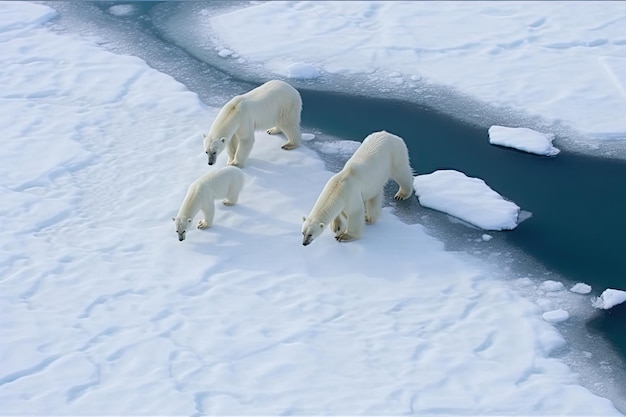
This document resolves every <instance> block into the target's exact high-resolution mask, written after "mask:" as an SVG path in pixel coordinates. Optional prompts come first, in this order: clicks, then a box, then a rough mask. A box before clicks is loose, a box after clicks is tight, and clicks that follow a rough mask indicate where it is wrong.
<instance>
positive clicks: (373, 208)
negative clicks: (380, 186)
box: [365, 190, 383, 224]
mask: <svg viewBox="0 0 626 417" xmlns="http://www.w3.org/2000/svg"><path fill="white" fill-rule="evenodd" d="M382 210H383V191H382V190H381V191H380V192H379V193H378V194H376V195H375V196H374V197H373V198H370V199H369V200H367V201H366V202H365V223H367V224H374V223H376V221H378V219H379V218H380V215H381V213H382Z"/></svg>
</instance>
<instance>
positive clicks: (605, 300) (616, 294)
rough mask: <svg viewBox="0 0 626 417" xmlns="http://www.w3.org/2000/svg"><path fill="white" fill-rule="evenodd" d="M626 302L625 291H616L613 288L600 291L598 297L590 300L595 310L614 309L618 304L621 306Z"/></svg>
mask: <svg viewBox="0 0 626 417" xmlns="http://www.w3.org/2000/svg"><path fill="white" fill-rule="evenodd" d="M625 301H626V291H622V290H616V289H614V288H607V289H606V290H604V291H602V294H600V296H599V297H596V298H594V299H593V300H592V304H593V306H594V307H595V308H600V309H603V310H608V309H610V308H613V307H615V306H616V305H618V304H622V303H623V302H625Z"/></svg>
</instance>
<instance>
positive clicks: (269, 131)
mask: <svg viewBox="0 0 626 417" xmlns="http://www.w3.org/2000/svg"><path fill="white" fill-rule="evenodd" d="M266 132H267V134H268V135H276V134H278V133H280V129H279V128H277V127H270V128H269V129H267V130H266Z"/></svg>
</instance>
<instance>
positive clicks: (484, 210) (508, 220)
mask: <svg viewBox="0 0 626 417" xmlns="http://www.w3.org/2000/svg"><path fill="white" fill-rule="evenodd" d="M413 188H414V189H415V194H417V196H418V198H419V202H420V204H421V205H422V206H424V207H430V208H432V209H435V210H439V211H442V212H444V213H448V214H450V215H452V216H454V217H458V218H459V219H461V220H464V221H466V222H468V223H471V224H473V225H474V226H477V227H480V228H481V229H484V230H511V229H515V227H516V226H517V224H518V215H519V212H520V208H519V207H518V206H517V205H516V204H515V203H513V202H511V201H508V200H505V199H504V198H503V197H502V196H501V195H500V194H498V193H497V192H495V191H494V190H492V189H491V188H490V187H489V186H488V185H487V184H486V183H485V181H483V180H481V179H479V178H470V177H468V176H466V175H465V174H463V173H462V172H459V171H454V170H439V171H435V172H433V173H431V174H425V175H418V176H416V177H415V178H414V179H413Z"/></svg>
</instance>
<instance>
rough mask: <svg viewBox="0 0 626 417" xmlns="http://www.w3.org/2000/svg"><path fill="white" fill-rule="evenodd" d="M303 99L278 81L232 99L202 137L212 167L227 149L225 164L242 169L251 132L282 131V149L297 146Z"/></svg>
mask: <svg viewBox="0 0 626 417" xmlns="http://www.w3.org/2000/svg"><path fill="white" fill-rule="evenodd" d="M301 111H302V98H301V97H300V93H298V90H296V89H295V88H293V87H292V86H291V85H289V84H287V83H286V82H283V81H280V80H272V81H268V82H266V83H265V84H263V85H261V86H259V87H257V88H255V89H253V90H251V91H248V92H247V93H245V94H242V95H240V96H235V97H233V98H232V99H231V100H230V101H229V102H228V103H226V104H225V105H224V107H223V108H222V110H220V112H219V114H218V115H217V117H216V118H215V121H214V122H213V125H212V126H211V129H210V130H209V133H208V134H206V135H204V150H205V152H206V154H207V156H208V159H209V165H213V164H214V163H215V161H216V159H217V156H218V155H219V154H220V153H221V152H222V151H223V150H224V148H226V152H227V153H228V165H235V166H238V167H242V166H243V165H244V164H245V162H246V160H247V159H248V156H250V151H252V145H253V144H254V132H255V131H256V130H266V129H267V133H269V134H276V133H280V132H283V133H284V134H285V136H287V143H286V144H284V145H283V146H282V148H283V149H287V150H289V149H294V148H296V147H298V146H300V144H301V142H302V134H301V132H300V112H301Z"/></svg>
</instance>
